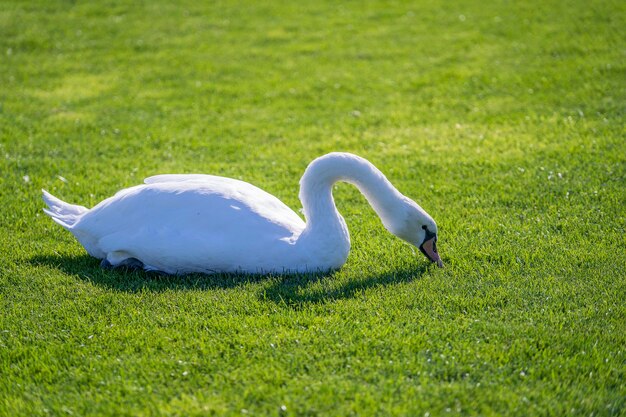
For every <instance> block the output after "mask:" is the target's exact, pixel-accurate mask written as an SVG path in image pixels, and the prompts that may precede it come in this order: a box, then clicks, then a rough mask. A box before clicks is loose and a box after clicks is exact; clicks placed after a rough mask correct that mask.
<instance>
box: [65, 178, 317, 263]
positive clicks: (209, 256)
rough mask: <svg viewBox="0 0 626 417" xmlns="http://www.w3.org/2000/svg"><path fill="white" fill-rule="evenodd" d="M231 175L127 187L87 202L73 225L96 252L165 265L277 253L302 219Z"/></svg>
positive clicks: (259, 259)
mask: <svg viewBox="0 0 626 417" xmlns="http://www.w3.org/2000/svg"><path fill="white" fill-rule="evenodd" d="M218 178H219V177H218ZM232 181H234V180H229V179H225V178H222V179H221V180H220V181H218V182H217V183H212V182H210V181H209V182H205V181H202V182H200V181H182V182H181V181H177V182H167V181H166V182H163V183H155V184H150V185H140V186H137V187H132V188H129V189H126V190H123V191H121V192H119V193H118V194H116V195H115V196H114V197H111V198H109V199H107V200H105V201H103V202H102V203H100V204H98V205H97V206H96V207H94V208H93V209H92V210H90V212H89V213H87V214H85V216H83V217H82V218H81V221H80V222H79V224H78V225H77V229H79V231H80V232H81V233H84V234H88V235H89V236H90V237H91V238H92V239H93V240H95V241H97V242H98V243H99V248H100V249H101V251H102V252H104V253H110V252H120V253H125V254H128V256H132V257H137V258H138V259H140V260H141V261H142V262H144V263H146V264H147V265H150V266H152V267H155V268H157V269H160V270H164V271H166V272H171V271H174V272H176V271H184V270H187V269H185V268H191V269H189V270H196V271H197V270H202V268H203V265H205V266H206V265H209V266H212V267H214V268H215V269H216V270H231V269H233V268H234V269H237V268H238V267H242V268H243V267H244V266H245V265H248V264H249V265H264V262H271V260H272V259H273V257H276V258H280V256H279V252H280V251H282V250H283V248H284V247H285V246H286V245H289V243H288V241H290V239H291V238H293V237H294V236H297V234H299V233H300V232H301V230H302V229H303V228H304V226H305V225H304V222H303V221H302V220H301V219H300V218H299V217H298V216H297V215H296V214H295V213H294V212H293V211H292V210H291V209H289V208H288V207H287V206H285V205H284V204H283V203H281V202H280V200H278V199H277V198H276V197H274V196H272V195H270V194H268V193H266V192H265V191H263V190H260V189H258V188H256V187H254V186H252V185H250V184H247V183H243V184H247V186H241V184H237V183H233V182H232ZM237 185H239V186H237ZM172 268H173V269H172Z"/></svg>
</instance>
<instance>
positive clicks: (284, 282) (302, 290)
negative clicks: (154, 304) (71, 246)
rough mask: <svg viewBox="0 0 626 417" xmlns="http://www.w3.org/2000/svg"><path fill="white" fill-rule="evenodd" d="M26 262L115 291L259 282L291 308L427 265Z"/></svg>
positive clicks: (42, 258) (419, 271)
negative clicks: (354, 273)
mask: <svg viewBox="0 0 626 417" xmlns="http://www.w3.org/2000/svg"><path fill="white" fill-rule="evenodd" d="M30 263H31V264H33V265H38V266H39V265H44V266H49V267H53V268H56V269H59V270H61V271H63V272H65V273H66V274H68V275H72V276H74V277H77V278H80V279H82V280H84V281H88V282H91V283H94V284H96V285H99V286H102V287H106V288H108V289H111V290H114V291H123V292H130V293H137V292H143V291H152V292H162V291H167V290H174V291H188V290H210V289H228V288H236V287H239V286H244V285H247V284H254V283H262V284H264V285H263V286H262V290H261V291H260V293H259V298H260V299H262V300H265V301H271V302H274V303H276V304H281V305H286V306H292V307H297V306H299V305H303V304H309V303H323V302H328V301H332V300H337V299H344V298H353V297H355V296H356V294H357V293H359V292H361V291H363V290H366V289H368V288H372V287H376V286H387V285H394V284H399V283H403V282H410V281H413V280H416V279H419V278H420V277H421V276H422V275H424V274H425V273H426V271H427V270H428V265H426V264H423V263H422V264H419V265H415V267H414V268H410V269H402V270H397V271H393V272H389V273H383V274H371V275H363V276H361V278H360V279H357V280H347V281H346V280H339V281H333V280H332V278H333V277H335V276H336V274H337V272H333V271H330V272H320V273H308V274H287V275H261V274H211V275H208V274H189V275H165V274H160V273H155V272H146V271H143V270H132V269H126V268H118V269H102V268H101V267H100V261H99V260H98V259H95V258H93V257H91V256H89V255H79V256H72V255H59V254H55V255H38V256H35V257H33V258H31V259H30Z"/></svg>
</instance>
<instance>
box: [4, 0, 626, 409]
mask: <svg viewBox="0 0 626 417" xmlns="http://www.w3.org/2000/svg"><path fill="white" fill-rule="evenodd" d="M624 8H625V6H624V5H623V4H622V3H620V2H611V1H606V2H592V3H588V2H577V3H575V4H572V3H571V2H569V3H559V2H552V1H544V2H531V3H529V2H523V3H521V4H517V3H508V2H495V3H494V2H492V3H484V2H476V1H469V0H468V1H463V2H453V3H450V2H369V1H368V2H355V3H335V2H310V3H301V2H271V3H267V4H262V3H259V2H244V1H240V2H235V1H232V2H231V1H224V2H213V3H210V4H209V3H207V4H197V3H196V2H178V3H167V2H159V1H155V2H149V3H145V4H141V3H133V2H89V3H80V2H79V3H73V2H64V1H54V2H40V3H37V2H29V3H24V2H8V1H4V2H2V6H1V7H0V157H1V159H0V161H1V162H0V171H1V173H2V175H1V176H0V202H1V205H0V206H1V207H2V209H1V213H2V217H1V220H0V311H1V313H0V376H1V377H0V415H7V416H8V415H11V416H13V415H24V416H26V415H28V416H39V415H41V416H43V415H111V416H119V415H184V416H192V415H198V416H200V415H202V416H204V415H211V414H215V415H243V414H252V415H298V416H300V415H341V416H343V415H411V416H413V415H427V413H428V415H431V416H435V415H442V414H451V415H459V414H460V415H529V414H532V415H585V416H588V415H591V414H592V413H593V415H621V414H623V413H624V409H625V406H626V405H625V401H624V398H625V396H624V392H625V391H626V386H625V384H624V378H625V377H626V375H625V366H624V364H625V363H626V353H625V349H624V346H626V337H625V336H624V334H625V332H624V328H625V325H626V311H625V308H624V300H625V299H626V285H625V284H626V280H625V276H626V251H624V247H625V243H626V241H625V238H624V236H625V234H624V229H625V223H626V221H625V214H626V213H625V209H624V203H625V201H626V198H625V197H626V195H625V188H624V184H625V169H624V167H625V166H626V165H625V163H626V149H625V145H624V138H625V135H624V133H625V130H624V119H623V110H624V104H625V103H626V100H625V97H624V56H623V45H624V37H625V36H624V35H625V32H624V29H623V28H624V27H626V24H625V23H626V22H624V16H626V13H625V12H626V10H624ZM330 151H349V152H354V153H357V154H359V155H361V156H363V157H366V158H368V159H369V160H370V161H372V162H373V163H374V164H375V165H376V166H378V167H379V168H380V169H381V170H382V171H383V172H385V173H386V174H387V176H388V178H389V179H390V180H391V181H392V182H393V183H394V184H395V185H396V186H397V187H398V188H399V189H400V190H401V191H402V192H403V193H404V194H406V195H408V196H410V197H412V198H414V199H415V200H416V201H417V202H418V203H420V204H421V205H422V206H423V207H424V208H425V209H426V210H427V211H428V212H429V213H430V214H431V215H432V216H433V217H434V218H435V219H436V220H437V222H438V225H439V228H440V238H439V239H440V240H439V249H440V252H441V254H442V256H443V260H444V262H445V263H446V268H444V269H442V270H439V269H437V268H433V267H432V266H430V265H429V264H428V262H427V261H426V260H425V259H424V258H423V257H422V256H421V254H419V253H417V254H415V253H414V251H413V250H412V249H411V248H410V247H409V246H408V245H406V244H403V243H402V242H401V241H399V240H398V239H396V238H395V237H393V236H391V235H389V234H388V233H387V232H386V231H385V230H384V228H383V227H382V225H381V224H380V222H379V220H378V219H377V218H376V216H375V213H374V212H373V211H372V210H371V209H370V208H369V206H367V202H366V201H365V199H364V198H363V197H362V196H361V195H360V194H359V193H358V191H357V190H356V189H354V188H353V187H351V186H348V185H345V184H339V185H338V186H337V188H336V189H335V192H334V196H335V199H336V201H337V204H338V207H339V209H340V211H341V212H342V214H343V215H344V217H345V218H346V221H347V223H348V226H349V228H350V231H351V238H352V246H353V247H352V252H351V254H350V257H349V259H348V262H347V264H346V265H345V266H344V268H342V269H341V270H339V271H336V272H334V273H331V274H328V275H321V276H320V275H312V276H306V275H305V276H286V277H278V276H269V277H262V276H228V275H226V276H201V275H191V276H186V277H163V276H159V275H153V274H147V273H140V272H129V271H103V270H101V269H100V268H99V266H98V265H99V262H98V260H95V259H92V258H90V257H88V256H87V255H86V253H85V252H84V250H83V249H82V248H81V247H80V245H79V244H78V243H77V242H76V241H75V240H74V238H73V237H72V236H71V235H70V234H69V233H67V232H66V231H64V230H62V229H61V228H60V227H58V226H57V225H55V224H54V223H53V222H52V221H50V219H49V218H47V217H45V215H44V214H43V213H42V211H41V209H42V207H43V202H42V201H41V197H40V189H41V188H46V189H48V190H50V191H51V192H53V193H54V194H55V195H58V196H59V197H61V198H63V199H64V200H66V201H69V202H73V203H78V204H82V205H85V206H92V205H94V204H96V203H98V202H99V201H101V200H102V199H104V198H106V197H108V196H110V195H112V194H113V193H114V192H116V191H117V190H119V189H120V188H123V187H126V186H130V185H134V184H137V183H140V182H141V181H142V180H143V178H144V177H146V176H149V175H153V174H157V173H167V172H181V173H182V172H202V173H211V174H217V175H224V176H229V177H234V178H240V179H243V180H246V181H249V182H252V183H254V184H255V185H258V186H260V187H261V188H264V189H265V190H267V191H269V192H271V193H272V194H274V195H276V196H278V197H279V198H281V199H282V200H283V201H285V203H287V204H288V205H289V206H291V207H292V208H294V209H295V210H297V209H299V208H300V203H299V201H298V198H297V194H298V180H299V177H300V175H301V174H302V172H303V170H304V168H305V167H306V165H307V164H308V162H310V161H311V160H312V159H313V158H315V157H317V156H319V155H321V154H323V153H326V152H330Z"/></svg>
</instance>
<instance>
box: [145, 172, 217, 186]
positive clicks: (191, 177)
mask: <svg viewBox="0 0 626 417" xmlns="http://www.w3.org/2000/svg"><path fill="white" fill-rule="evenodd" d="M216 178H220V177H216V176H215V175H206V174H161V175H153V176H151V177H148V178H146V179H144V180H143V182H144V183H145V184H156V183H163V182H180V181H211V180H215V179H216Z"/></svg>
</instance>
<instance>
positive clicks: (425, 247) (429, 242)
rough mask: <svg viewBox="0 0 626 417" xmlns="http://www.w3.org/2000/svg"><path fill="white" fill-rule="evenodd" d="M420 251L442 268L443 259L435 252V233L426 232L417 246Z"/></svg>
mask: <svg viewBox="0 0 626 417" xmlns="http://www.w3.org/2000/svg"><path fill="white" fill-rule="evenodd" d="M419 249H420V251H421V252H422V253H423V254H424V255H425V256H426V257H427V258H428V259H430V261H431V262H435V263H436V264H437V266H438V267H439V268H443V261H442V260H441V258H440V257H439V253H438V252H437V235H436V234H434V233H426V238H425V239H424V241H423V242H422V244H421V245H420V247H419Z"/></svg>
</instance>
